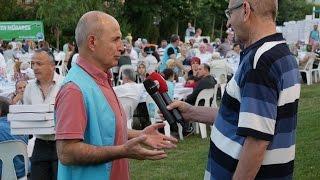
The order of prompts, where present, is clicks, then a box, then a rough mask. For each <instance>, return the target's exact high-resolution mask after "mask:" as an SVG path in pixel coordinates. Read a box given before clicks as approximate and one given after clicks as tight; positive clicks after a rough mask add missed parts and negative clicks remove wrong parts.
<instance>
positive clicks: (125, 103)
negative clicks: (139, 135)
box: [119, 97, 139, 129]
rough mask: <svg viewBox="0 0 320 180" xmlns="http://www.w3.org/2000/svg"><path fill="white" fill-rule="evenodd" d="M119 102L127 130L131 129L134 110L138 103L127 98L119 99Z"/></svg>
mask: <svg viewBox="0 0 320 180" xmlns="http://www.w3.org/2000/svg"><path fill="white" fill-rule="evenodd" d="M119 101H120V103H121V104H122V107H123V109H124V111H125V113H126V116H127V127H128V129H132V122H133V114H134V110H135V109H136V108H137V106H138V104H139V102H138V101H137V100H136V99H133V98H129V97H119Z"/></svg>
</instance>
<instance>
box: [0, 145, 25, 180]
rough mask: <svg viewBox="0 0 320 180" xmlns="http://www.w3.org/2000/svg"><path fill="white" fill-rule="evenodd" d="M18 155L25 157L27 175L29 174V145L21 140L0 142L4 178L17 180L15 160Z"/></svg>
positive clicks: (0, 157)
mask: <svg viewBox="0 0 320 180" xmlns="http://www.w3.org/2000/svg"><path fill="white" fill-rule="evenodd" d="M17 155H22V156H23V157H24V164H25V175H26V176H27V174H28V163H29V161H28V153H27V145H26V144H25V143H24V142H22V141H19V140H12V141H11V140H10V141H3V142H0V159H1V160H2V177H5V179H10V180H11V179H12V180H15V179H17V176H16V171H15V168H14V164H13V159H14V158H15V157H16V156H17Z"/></svg>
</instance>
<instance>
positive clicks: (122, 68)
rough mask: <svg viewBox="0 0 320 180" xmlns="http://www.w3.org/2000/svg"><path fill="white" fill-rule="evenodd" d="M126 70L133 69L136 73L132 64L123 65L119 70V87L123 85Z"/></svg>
mask: <svg viewBox="0 0 320 180" xmlns="http://www.w3.org/2000/svg"><path fill="white" fill-rule="evenodd" d="M125 69H132V71H133V72H134V71H135V70H134V66H132V65H130V64H125V65H122V66H121V67H120V69H119V76H118V82H117V85H121V84H122V73H123V71H124V70H125Z"/></svg>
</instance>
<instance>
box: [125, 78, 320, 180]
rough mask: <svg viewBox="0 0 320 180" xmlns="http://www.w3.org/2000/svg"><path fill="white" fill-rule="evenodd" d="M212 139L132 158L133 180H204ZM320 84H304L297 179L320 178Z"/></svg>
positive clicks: (193, 138)
mask: <svg viewBox="0 0 320 180" xmlns="http://www.w3.org/2000/svg"><path fill="white" fill-rule="evenodd" d="M208 149H209V138H207V139H201V138H200V136H199V135H194V136H191V137H188V138H187V139H186V140H184V141H181V142H180V143H179V144H178V147H177V149H175V150H171V151H169V152H168V155H169V156H168V158H166V159H164V160H161V161H137V160H131V161H130V171H131V178H132V179H133V180H144V179H146V180H151V179H152V180H158V179H159V180H170V179H183V180H189V179H190V180H198V179H203V175H204V169H205V166H206V163H207V155H208ZM319 170H320V84H316V85H312V86H302V91H301V97H300V103H299V113H298V127H297V142H296V159H295V172H294V176H295V179H298V180H300V179H306V180H309V179H320V171H319Z"/></svg>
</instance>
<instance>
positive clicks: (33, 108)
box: [9, 104, 54, 113]
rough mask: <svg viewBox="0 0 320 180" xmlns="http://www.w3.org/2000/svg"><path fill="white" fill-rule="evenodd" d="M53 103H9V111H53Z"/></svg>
mask: <svg viewBox="0 0 320 180" xmlns="http://www.w3.org/2000/svg"><path fill="white" fill-rule="evenodd" d="M53 111H54V105H52V104H38V105H10V106H9V112H10V113H29V112H30V113H45V112H53Z"/></svg>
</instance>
